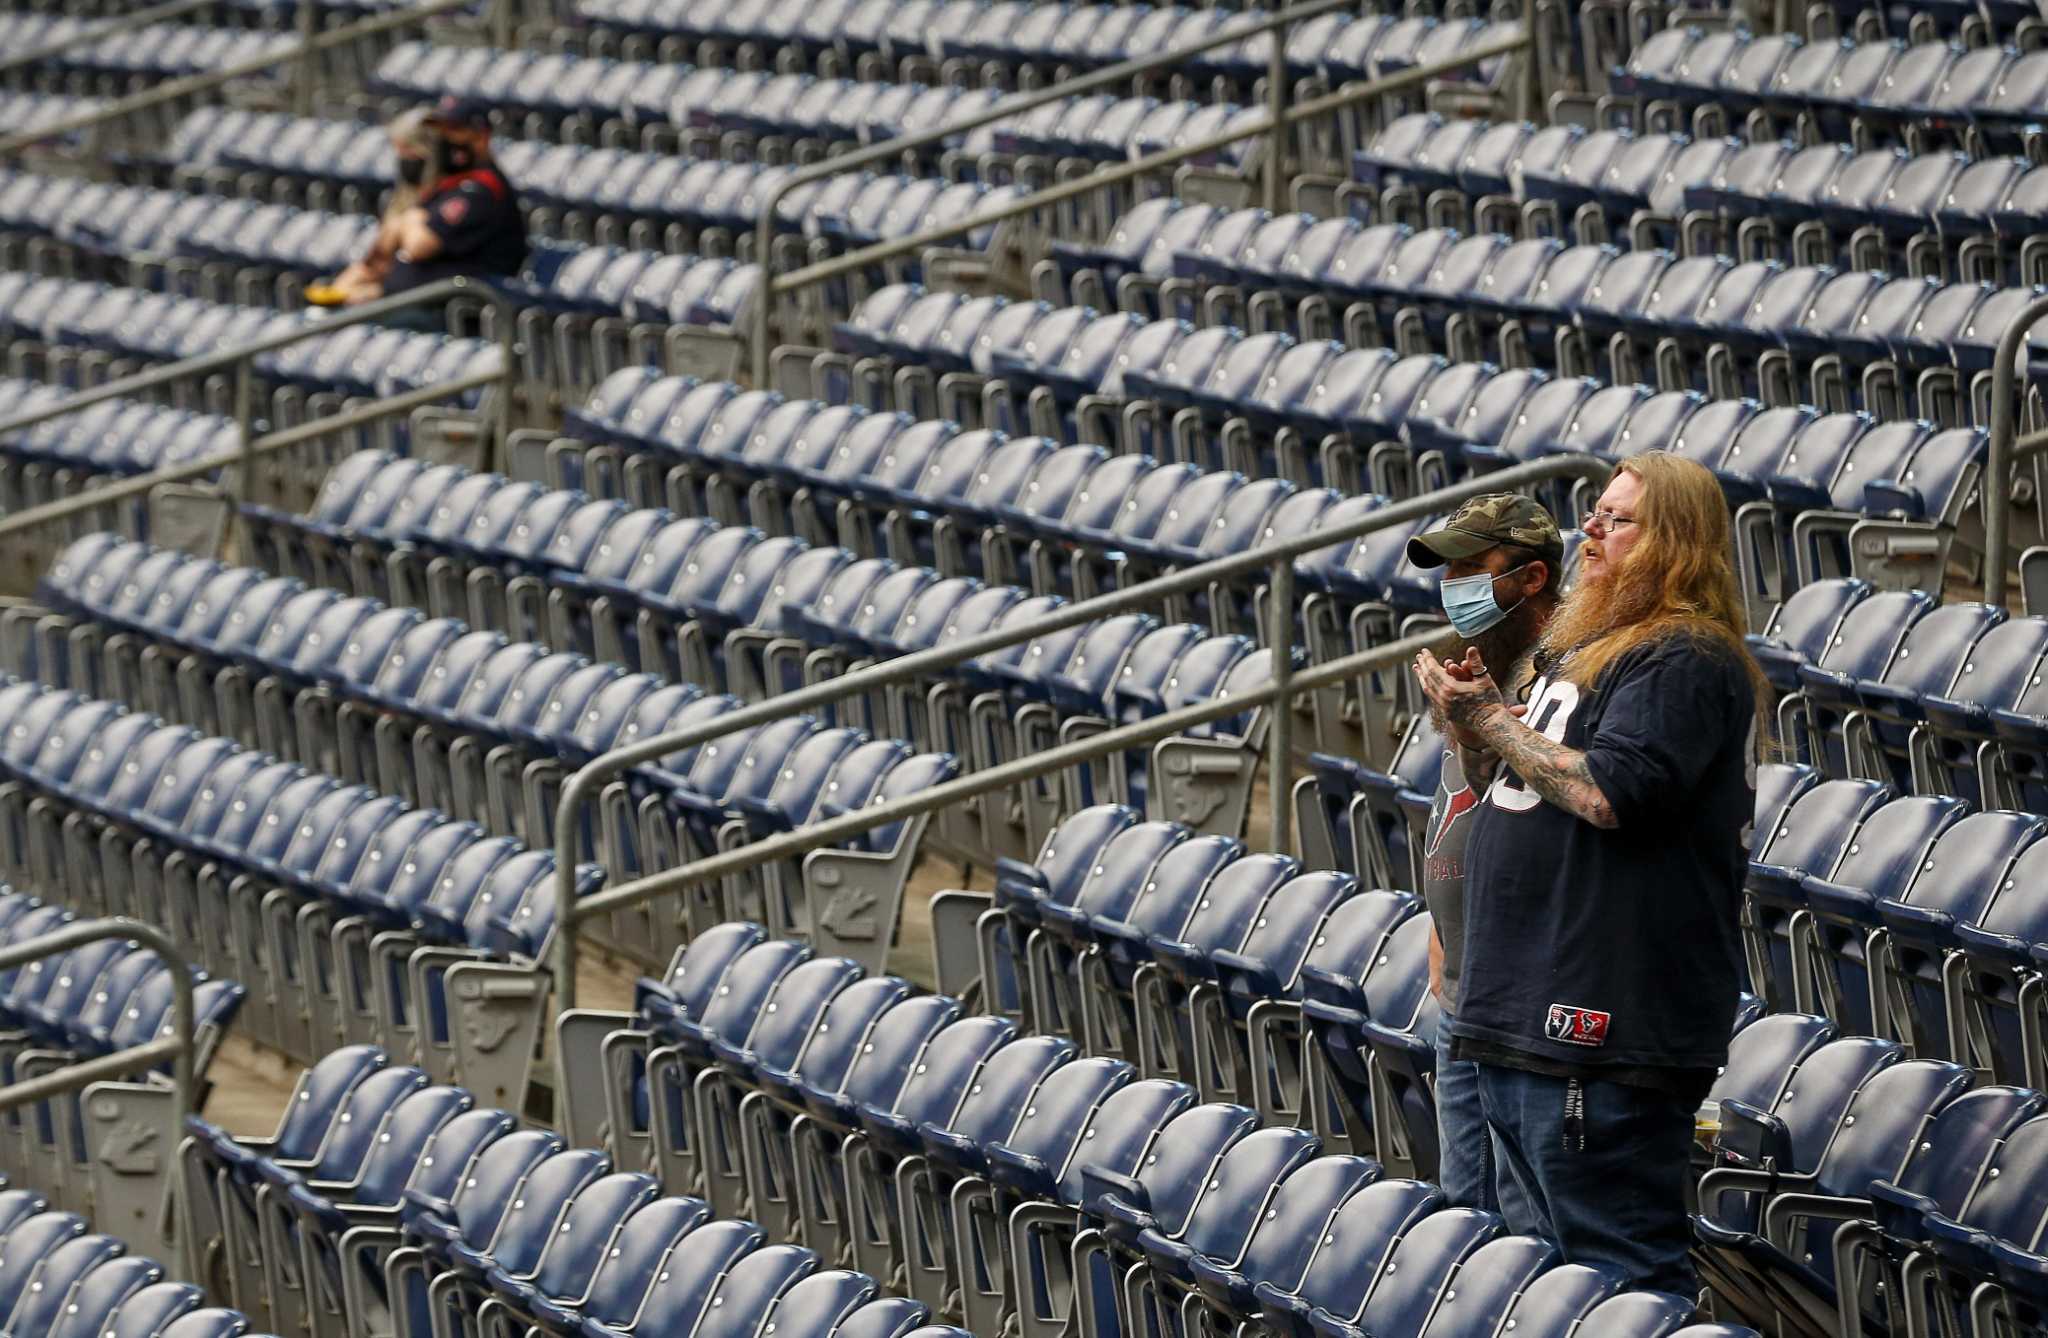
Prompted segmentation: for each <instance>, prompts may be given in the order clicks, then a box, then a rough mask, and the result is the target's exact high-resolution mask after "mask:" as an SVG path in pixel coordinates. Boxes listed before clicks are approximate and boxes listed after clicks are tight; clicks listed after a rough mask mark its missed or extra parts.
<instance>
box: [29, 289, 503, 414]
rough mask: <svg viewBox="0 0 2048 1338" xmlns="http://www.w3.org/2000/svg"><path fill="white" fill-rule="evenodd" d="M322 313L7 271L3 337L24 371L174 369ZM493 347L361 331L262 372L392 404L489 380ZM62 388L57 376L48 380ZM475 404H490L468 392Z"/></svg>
mask: <svg viewBox="0 0 2048 1338" xmlns="http://www.w3.org/2000/svg"><path fill="white" fill-rule="evenodd" d="M321 319H322V317H321V314H320V313H319V312H313V311H296V312H283V311H278V310H276V309H275V308H269V307H253V306H239V305H235V304H232V303H225V302H209V301H206V300H205V299H203V298H196V297H178V296H175V295H173V294H170V293H162V292H151V291H148V290H145V289H140V288H121V287H114V286H111V285H108V284H103V283H92V282H87V281H81V280H71V279H38V278H36V277H34V276H33V275H28V274H22V273H19V272H14V271H5V272H0V330H4V331H5V333H6V335H7V336H8V337H9V339H10V340H11V341H12V342H11V344H10V346H9V357H10V360H11V361H12V362H13V364H14V366H15V368H16V369H17V370H19V369H20V368H21V367H22V366H24V360H25V359H31V360H32V359H33V357H34V356H38V355H39V356H40V358H41V359H42V360H43V361H45V362H50V361H54V360H55V359H57V358H58V357H59V356H60V355H64V354H70V355H74V356H85V355H88V354H99V355H102V356H103V357H106V358H128V359H140V360H143V361H148V362H172V361H178V360H181V359H185V358H191V357H196V356H199V355H201V354H206V353H213V352H217V351H218V350H220V349H222V348H228V347H233V346H235V345H239V344H247V343H251V342H253V341H255V340H258V339H267V338H274V337H277V336H279V335H283V334H289V333H292V332H295V331H300V330H313V331H318V328H319V322H320V320H321ZM502 357H503V354H502V352H501V351H500V349H499V346H498V345H497V343H496V342H494V341H485V340H481V339H471V338H461V339H453V338H450V337H448V336H446V335H438V334H425V333H421V332H417V331H408V330H400V329H391V328H386V327H381V326H372V325H367V324H357V325H351V326H347V327H344V328H342V329H338V330H335V331H333V332H331V333H313V334H309V335H308V336H307V337H306V338H304V339H300V340H297V341H295V342H293V343H291V344H287V345H285V346H284V347H283V348H281V349H278V350H276V351H275V352H271V353H266V354H262V355H259V356H258V358H257V359H256V369H257V371H258V373H259V374H260V375H261V376H262V377H263V378H264V379H266V380H268V381H270V382H272V383H274V384H278V385H285V386H290V385H297V386H300V387H301V388H303V390H305V391H306V392H308V393H329V394H334V393H338V394H342V395H371V396H389V395H394V394H398V393H400V392H402V391H404V390H408V389H416V388H418V387H421V386H427V385H432V384H435V383H436V382H440V381H448V380H454V379H456V378H459V377H464V376H470V375H476V374H481V373H483V372H487V371H490V370H492V369H493V367H495V366H497V365H501V359H502ZM42 379H45V380H56V379H59V378H56V377H45V378H42ZM464 398H465V402H466V403H467V404H469V405H471V406H474V405H475V404H476V403H477V401H478V400H479V399H480V398H481V396H480V395H479V394H478V393H476V392H467V393H466V394H465V397H464Z"/></svg>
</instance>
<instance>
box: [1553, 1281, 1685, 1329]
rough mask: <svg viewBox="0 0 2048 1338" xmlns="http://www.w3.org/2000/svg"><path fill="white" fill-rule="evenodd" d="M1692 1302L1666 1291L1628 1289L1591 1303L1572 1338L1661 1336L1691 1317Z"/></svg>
mask: <svg viewBox="0 0 2048 1338" xmlns="http://www.w3.org/2000/svg"><path fill="white" fill-rule="evenodd" d="M1692 1313H1693V1301H1692V1298H1690V1297H1686V1296H1675V1295H1673V1294H1671V1293H1669V1292H1651V1291H1631V1292H1623V1293H1621V1294H1620V1295H1619V1296H1611V1297H1609V1298H1607V1299H1606V1300H1604V1301H1602V1302H1600V1304H1598V1305H1596V1306H1594V1307H1593V1308H1592V1309H1591V1310H1590V1311H1588V1312H1587V1313H1586V1317H1585V1318H1584V1319H1582V1320H1580V1321H1579V1326H1578V1327H1577V1328H1576V1329H1573V1330H1572V1338H1580V1336H1581V1335H1584V1338H1664V1336H1665V1335H1666V1334H1669V1333H1673V1332H1675V1331H1676V1330H1677V1329H1679V1328H1680V1327H1681V1326H1682V1325H1684V1323H1685V1322H1686V1321H1687V1320H1689V1319H1691V1318H1692Z"/></svg>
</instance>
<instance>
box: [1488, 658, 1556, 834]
mask: <svg viewBox="0 0 2048 1338" xmlns="http://www.w3.org/2000/svg"><path fill="white" fill-rule="evenodd" d="M1578 709H1579V685H1578V684H1576V683H1573V682H1571V681H1570V680H1568V679H1562V678H1561V679H1557V680H1555V681H1552V680H1549V679H1546V680H1544V681H1543V682H1541V683H1539V684H1537V685H1536V693H1535V695H1534V696H1533V697H1532V698H1530V700H1529V711H1528V714H1526V715H1524V716H1523V717H1522V719H1523V720H1524V721H1525V722H1526V723H1527V724H1528V725H1529V727H1530V728H1531V729H1533V730H1535V731H1536V732H1537V733H1538V734H1541V735H1542V736H1543V737H1544V738H1546V739H1549V740H1550V741H1551V742H1552V743H1563V742H1564V729H1565V726H1566V725H1568V724H1570V723H1571V718H1572V712H1573V711H1576V710H1578ZM1486 802H1488V803H1489V804H1492V805H1493V806H1494V807H1496V808H1503V809H1506V810H1507V811H1508V812H1510V813H1527V812H1528V811H1529V810H1530V809H1532V808H1534V807H1536V805H1538V804H1540V803H1542V802H1543V796H1542V795H1540V794H1537V793H1536V792H1535V791H1534V790H1532V789H1530V788H1529V787H1528V786H1526V785H1524V784H1523V783H1522V781H1521V779H1520V778H1519V777H1517V776H1516V775H1515V774H1514V773H1513V772H1511V771H1509V770H1508V769H1507V768H1506V767H1501V768H1499V770H1497V771H1496V772H1495V773H1494V777H1493V784H1492V785H1490V786H1488V787H1487V789H1486Z"/></svg>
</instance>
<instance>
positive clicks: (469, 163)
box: [440, 140, 476, 176]
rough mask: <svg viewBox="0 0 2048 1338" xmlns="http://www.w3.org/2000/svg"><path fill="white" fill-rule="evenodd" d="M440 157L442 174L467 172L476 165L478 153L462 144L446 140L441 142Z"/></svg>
mask: <svg viewBox="0 0 2048 1338" xmlns="http://www.w3.org/2000/svg"><path fill="white" fill-rule="evenodd" d="M440 158H441V175H442V176H449V175H451V174H453V173H456V172H467V171H468V170H469V169H470V168H472V167H475V166H476V154H474V153H472V152H471V151H470V150H468V149H467V148H464V147H463V146H462V145H460V144H450V143H448V142H446V141H445V140H444V141H443V142H442V144H441V153H440Z"/></svg>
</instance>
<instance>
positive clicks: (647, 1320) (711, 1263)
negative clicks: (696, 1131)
mask: <svg viewBox="0 0 2048 1338" xmlns="http://www.w3.org/2000/svg"><path fill="white" fill-rule="evenodd" d="M643 1211H644V1210H643ZM765 1238H766V1233H765V1232H763V1231H762V1230H761V1228H760V1227H758V1226H755V1225H754V1224H753V1223H752V1222H743V1221H738V1220H733V1219H726V1220H722V1221H713V1222H706V1223H704V1224H703V1225H702V1226H699V1227H697V1228H695V1229H694V1230H691V1231H689V1232H687V1233H685V1234H684V1235H683V1237H682V1238H681V1239H680V1240H678V1241H677V1242H676V1243H675V1245H674V1247H673V1248H672V1249H670V1250H669V1252H668V1254H667V1256H666V1257H665V1258H663V1259H662V1261H661V1265H660V1268H659V1270H658V1271H657V1272H655V1274H654V1275H653V1277H654V1281H653V1284H652V1285H651V1286H650V1285H648V1284H647V1283H646V1282H645V1280H644V1279H643V1281H642V1284H641V1286H642V1291H643V1295H642V1296H641V1297H640V1298H638V1299H639V1302H640V1304H639V1308H638V1310H637V1311H634V1312H632V1313H633V1314H634V1315H637V1316H638V1318H637V1319H636V1320H634V1323H635V1326H636V1327H637V1328H638V1329H640V1330H641V1331H643V1332H647V1333H692V1332H695V1331H696V1327H697V1322H698V1318H699V1317H700V1316H701V1315H702V1314H703V1313H704V1308H705V1305H706V1303H707V1302H708V1301H710V1299H711V1293H712V1291H713V1289H714V1288H716V1287H717V1286H718V1285H719V1283H720V1281H721V1280H722V1279H723V1278H724V1277H725V1275H726V1273H727V1272H728V1271H729V1270H731V1269H732V1268H733V1267H734V1266H735V1265H736V1264H737V1263H739V1262H740V1261H742V1260H744V1259H746V1258H748V1257H750V1255H751V1254H754V1253H761V1252H762V1251H761V1250H760V1249H759V1247H760V1245H761V1242H762V1241H763V1240H764V1239H765ZM777 1248H780V1249H785V1250H786V1249H790V1248H792V1247H789V1246H781V1247H777ZM629 1318H631V1316H630V1315H629Z"/></svg>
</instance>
